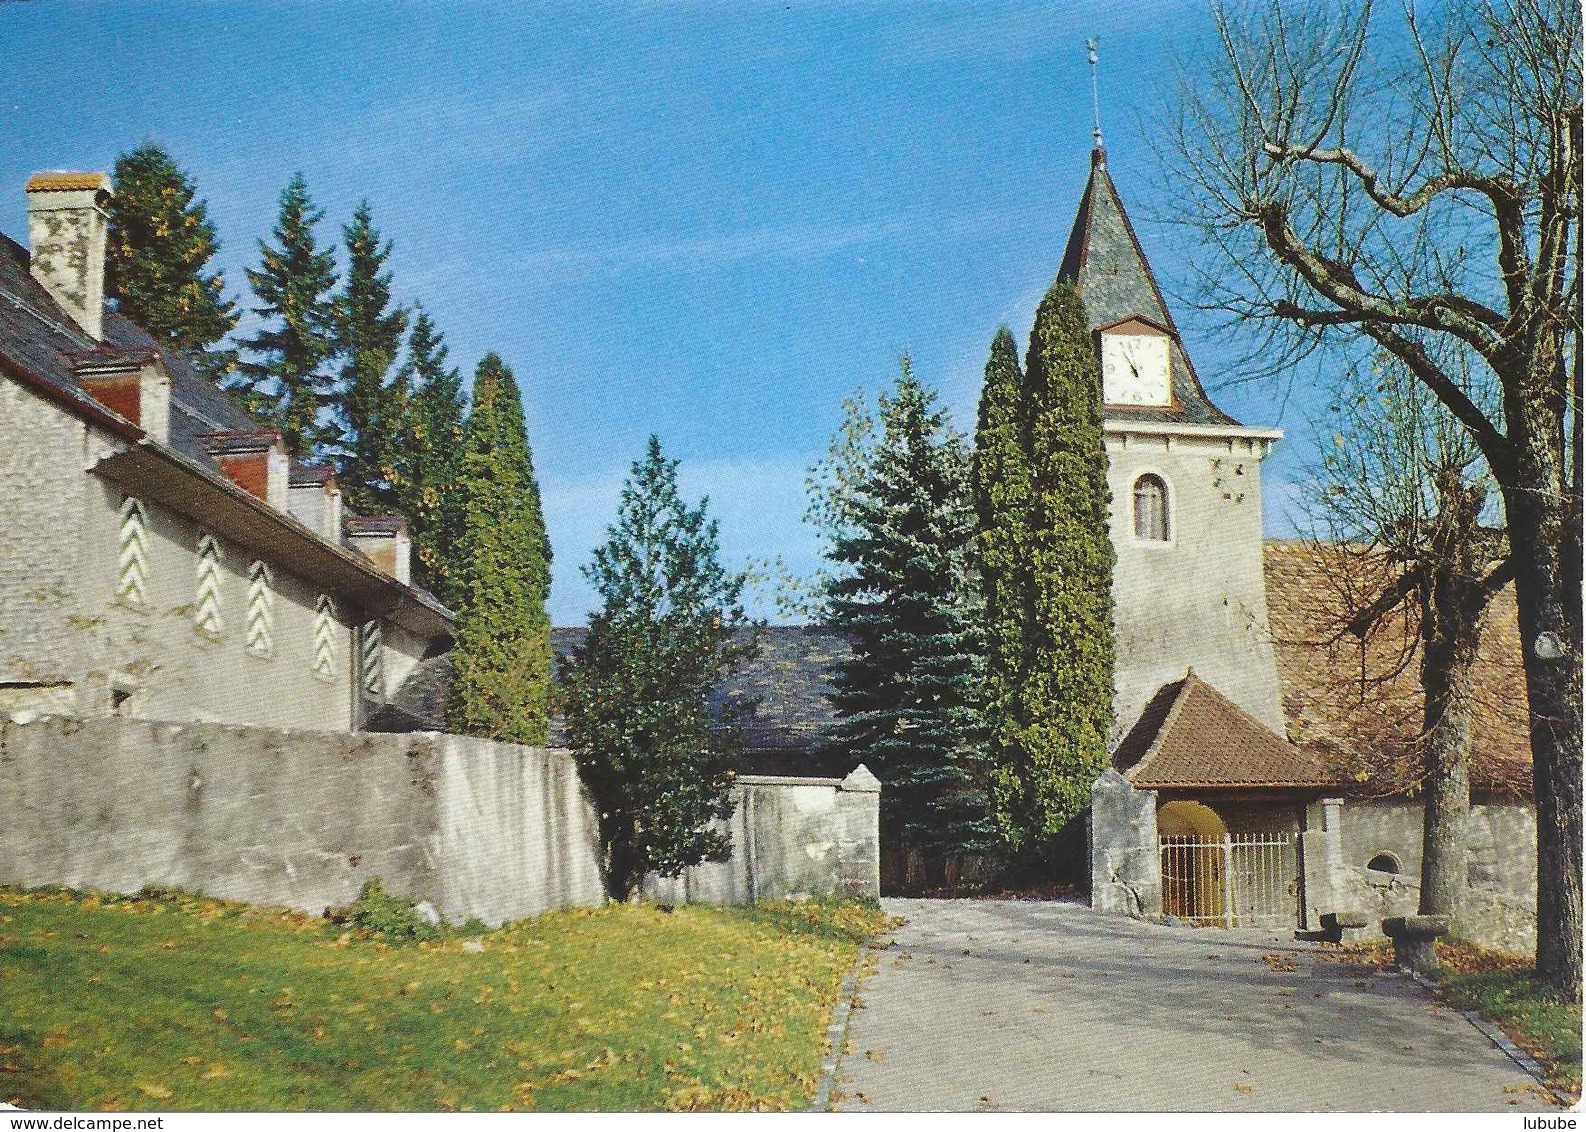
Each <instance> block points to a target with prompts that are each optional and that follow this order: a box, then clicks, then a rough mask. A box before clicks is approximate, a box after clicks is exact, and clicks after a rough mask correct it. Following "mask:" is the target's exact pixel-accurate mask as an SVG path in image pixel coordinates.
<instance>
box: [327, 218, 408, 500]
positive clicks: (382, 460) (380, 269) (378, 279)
mask: <svg viewBox="0 0 1586 1132" xmlns="http://www.w3.org/2000/svg"><path fill="white" fill-rule="evenodd" d="M342 238H343V240H344V241H345V246H346V249H347V282H346V286H345V288H344V289H343V290H342V293H341V294H340V295H338V296H337V297H336V301H335V351H336V353H337V354H338V355H340V357H341V375H340V383H339V386H338V388H337V392H336V401H337V404H336V408H337V417H338V422H339V424H340V427H341V456H340V459H339V460H338V461H337V479H338V480H339V481H340V483H341V486H342V489H343V490H344V491H346V493H347V501H348V503H349V504H351V505H352V507H353V508H355V509H357V510H364V511H368V510H380V509H385V508H389V507H391V506H392V505H393V504H394V503H395V502H396V493H395V491H394V490H393V485H392V483H391V476H392V471H393V468H392V461H393V458H394V456H395V454H396V443H395V442H396V439H397V438H396V436H395V435H394V433H395V432H396V431H397V429H398V428H399V426H400V413H401V410H402V408H403V405H402V392H403V391H402V390H401V389H400V387H399V386H397V385H396V384H395V383H392V384H391V385H389V386H388V384H387V375H388V374H389V373H390V371H391V366H392V363H394V362H395V361H396V357H397V353H398V351H399V350H401V348H402V334H403V332H404V331H405V330H407V324H408V314H407V311H405V310H403V309H402V308H401V307H395V308H393V307H392V306H391V273H390V272H389V271H387V270H386V269H385V263H386V260H388V259H389V258H390V257H391V244H390V242H389V241H387V242H385V243H383V244H382V243H381V240H380V232H379V230H378V229H376V228H375V226H374V218H373V216H372V215H371V214H370V211H369V202H368V201H362V202H360V203H359V205H358V207H357V209H356V210H354V212H353V214H352V220H351V221H350V222H349V223H348V224H347V225H346V226H345V227H344V228H342Z"/></svg>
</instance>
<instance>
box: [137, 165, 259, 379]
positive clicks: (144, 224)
mask: <svg viewBox="0 0 1586 1132" xmlns="http://www.w3.org/2000/svg"><path fill="white" fill-rule="evenodd" d="M114 181H115V186H116V191H115V195H114V196H113V197H112V198H111V201H110V238H109V241H108V245H107V248H106V255H105V289H106V291H107V292H108V293H109V294H110V295H111V296H112V297H114V298H115V300H116V303H117V309H118V310H120V312H121V313H122V314H124V315H126V316H127V317H128V318H130V319H131V320H132V321H133V322H136V323H137V324H138V325H139V326H141V327H143V328H144V329H145V330H147V331H148V332H149V333H151V334H153V335H154V336H155V337H156V338H157V339H159V340H160V341H161V342H163V343H165V344H166V345H167V346H170V347H172V348H173V349H176V350H182V351H185V352H186V353H188V354H189V355H191V356H192V357H193V358H194V360H195V361H197V362H198V363H199V364H200V365H201V366H202V367H203V368H204V369H205V370H206V371H208V372H209V373H211V374H219V373H220V372H223V371H224V370H225V369H226V368H227V367H228V366H229V365H230V364H231V362H232V360H233V358H232V355H231V352H230V351H226V350H218V351H216V350H212V347H213V346H215V344H216V343H218V342H220V341H221V340H222V339H224V338H225V337H226V335H227V334H230V333H231V331H232V330H233V329H234V328H235V327H236V325H237V307H236V304H235V303H233V302H232V301H231V300H230V299H228V298H226V295H225V280H224V279H223V278H222V276H221V274H220V272H218V271H207V270H206V268H207V267H208V266H209V261H210V260H212V259H214V258H215V253H216V252H218V251H219V250H220V244H219V242H218V241H217V240H216V238H215V226H214V224H212V223H210V220H209V210H208V208H207V207H206V206H205V204H204V202H203V201H201V200H194V199H193V197H194V189H193V183H192V181H190V180H189V179H188V178H187V175H186V174H185V173H183V172H182V170H181V169H180V168H179V167H178V166H177V164H176V162H175V161H174V160H172V158H171V155H170V154H168V153H166V152H165V150H163V149H161V148H160V147H159V146H158V145H156V144H154V143H153V142H145V143H144V144H143V145H140V146H139V147H138V148H137V149H135V150H133V151H132V152H130V153H124V154H122V155H121V156H120V157H119V158H117V159H116V168H115V173H114Z"/></svg>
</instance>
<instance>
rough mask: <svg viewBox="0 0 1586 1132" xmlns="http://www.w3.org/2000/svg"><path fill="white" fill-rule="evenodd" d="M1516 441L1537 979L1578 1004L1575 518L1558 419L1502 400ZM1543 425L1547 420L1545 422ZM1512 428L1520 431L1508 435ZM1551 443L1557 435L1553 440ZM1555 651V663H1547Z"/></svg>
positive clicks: (1542, 405) (1516, 537) (1513, 532)
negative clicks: (1532, 805) (1533, 820)
mask: <svg viewBox="0 0 1586 1132" xmlns="http://www.w3.org/2000/svg"><path fill="white" fill-rule="evenodd" d="M1505 409H1506V413H1507V415H1508V417H1509V420H1510V421H1511V422H1512V423H1511V427H1512V428H1513V429H1514V431H1515V432H1516V433H1518V434H1519V435H1520V438H1521V439H1520V442H1519V443H1517V444H1516V445H1515V451H1516V468H1515V470H1514V473H1513V474H1512V476H1511V477H1509V481H1508V486H1507V487H1506V490H1505V491H1504V503H1505V508H1506V510H1507V513H1508V519H1509V533H1510V539H1511V546H1512V550H1511V554H1512V555H1513V556H1514V561H1515V598H1516V604H1517V605H1518V607H1519V624H1520V641H1521V645H1522V647H1523V649H1524V654H1525V683H1526V694H1527V698H1528V700H1529V705H1530V714H1531V761H1532V777H1533V781H1534V793H1535V797H1536V841H1537V899H1536V929H1537V930H1536V971H1537V977H1538V978H1540V979H1541V980H1542V981H1544V982H1546V983H1549V984H1550V985H1552V986H1553V987H1555V988H1556V989H1557V990H1558V991H1560V992H1561V993H1562V994H1563V995H1564V996H1565V997H1566V998H1567V999H1569V1000H1570V1001H1574V1002H1578V1001H1580V998H1581V687H1580V679H1579V677H1580V665H1581V576H1580V554H1579V538H1580V533H1579V529H1578V528H1579V523H1580V515H1579V512H1578V509H1577V508H1576V507H1575V506H1573V502H1574V501H1573V500H1572V498H1571V494H1572V493H1571V492H1570V490H1569V488H1568V487H1567V486H1566V479H1565V470H1564V468H1563V467H1562V466H1561V463H1560V460H1559V459H1558V456H1560V455H1562V452H1561V449H1562V447H1563V446H1562V445H1556V446H1555V445H1554V444H1549V443H1548V436H1547V434H1548V430H1549V429H1553V430H1556V431H1557V433H1559V434H1562V431H1563V419H1562V416H1563V414H1562V411H1556V412H1555V411H1550V406H1549V405H1547V403H1546V401H1545V399H1544V398H1542V397H1534V398H1522V397H1518V396H1516V397H1511V398H1508V399H1507V400H1506V404H1505ZM1549 418H1552V419H1551V420H1550V419H1549ZM1515 424H1519V425H1521V426H1523V427H1514V426H1515ZM1554 439H1555V442H1556V440H1558V439H1561V436H1558V437H1555V438H1554ZM1555 652H1561V653H1562V655H1553V654H1554V653H1555Z"/></svg>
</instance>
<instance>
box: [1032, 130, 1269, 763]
mask: <svg viewBox="0 0 1586 1132" xmlns="http://www.w3.org/2000/svg"><path fill="white" fill-rule="evenodd" d="M1058 277H1059V278H1060V279H1064V280H1068V281H1069V282H1072V283H1073V284H1074V285H1075V286H1076V288H1077V289H1078V291H1079V294H1080V296H1081V298H1083V299H1084V302H1085V309H1086V311H1087V313H1088V315H1089V320H1090V328H1091V331H1092V333H1093V334H1094V335H1095V339H1096V350H1097V352H1098V355H1099V357H1100V360H1101V379H1102V398H1103V410H1102V417H1103V431H1104V434H1105V437H1106V445H1107V464H1108V470H1107V481H1108V486H1109V487H1110V489H1111V491H1112V508H1111V514H1110V524H1111V535H1112V543H1113V547H1114V548H1115V550H1116V552H1117V568H1116V570H1115V572H1114V576H1113V598H1114V603H1115V614H1114V618H1115V621H1114V624H1115V627H1116V633H1117V684H1116V694H1115V698H1114V702H1113V703H1114V709H1115V711H1116V713H1117V727H1118V732H1117V735H1119V736H1121V735H1123V734H1124V733H1126V732H1127V731H1128V730H1129V729H1130V728H1131V727H1132V726H1133V725H1134V724H1135V722H1136V720H1137V719H1138V718H1139V716H1140V713H1141V711H1142V710H1143V709H1144V708H1145V706H1146V705H1147V704H1148V703H1150V702H1151V700H1152V698H1153V697H1154V696H1156V694H1157V692H1158V691H1159V690H1160V689H1161V688H1162V687H1163V685H1165V684H1168V683H1170V682H1173V681H1177V680H1180V679H1182V678H1183V677H1184V674H1185V672H1186V671H1187V670H1188V669H1191V668H1193V669H1194V671H1195V674H1196V675H1197V676H1199V677H1200V679H1201V680H1203V681H1204V682H1205V683H1207V684H1210V685H1211V686H1212V687H1214V688H1215V689H1216V690H1217V691H1219V692H1221V693H1222V694H1223V695H1224V696H1226V697H1227V698H1228V699H1230V700H1232V701H1233V702H1234V703H1236V704H1238V705H1239V706H1240V707H1241V708H1243V709H1244V710H1245V711H1246V712H1248V713H1249V714H1250V715H1251V716H1253V717H1254V718H1255V719H1257V720H1259V721H1261V722H1262V723H1264V724H1265V725H1267V726H1268V727H1270V728H1271V729H1272V730H1273V731H1275V732H1276V733H1277V734H1278V735H1282V734H1283V710H1282V704H1281V702H1280V698H1279V691H1278V678H1277V669H1276V666H1275V664H1274V662H1273V654H1272V642H1271V638H1270V635H1269V631H1268V627H1267V603H1266V586H1265V582H1264V577H1263V573H1262V530H1261V462H1262V460H1263V459H1265V458H1266V456H1267V454H1268V452H1270V451H1271V449H1272V445H1273V443H1274V442H1276V441H1277V440H1278V439H1279V438H1280V437H1281V436H1282V435H1283V433H1282V430H1280V429H1275V428H1253V427H1249V426H1246V425H1243V424H1241V423H1240V422H1238V421H1236V420H1234V419H1233V418H1232V417H1230V416H1229V415H1228V414H1227V413H1224V412H1223V411H1222V410H1220V409H1219V408H1217V406H1216V405H1214V404H1212V402H1211V399H1210V398H1209V397H1207V395H1206V391H1205V390H1204V389H1203V388H1202V387H1201V383H1200V378H1199V377H1198V376H1197V375H1196V372H1195V367H1194V365H1193V363H1191V361H1190V357H1189V353H1188V352H1187V351H1186V350H1185V348H1184V343H1183V340H1182V338H1181V337H1180V335H1179V332H1178V327H1177V326H1175V325H1174V322H1173V315H1172V313H1171V312H1170V311H1169V310H1168V308H1167V304H1166V303H1165V302H1164V301H1163V299H1162V292H1161V290H1160V289H1159V288H1158V287H1157V284H1156V279H1155V277H1154V276H1153V275H1152V273H1151V266H1150V264H1149V263H1147V262H1146V258H1145V253H1144V252H1143V251H1142V250H1141V248H1140V241H1139V239H1138V238H1137V237H1136V236H1135V233H1134V227H1133V225H1131V224H1130V223H1129V217H1128V215H1127V214H1126V213H1125V212H1124V209H1123V203H1122V202H1121V201H1120V199H1119V197H1118V190H1117V189H1116V188H1115V187H1114V185H1113V183H1112V178H1111V177H1110V176H1108V174H1107V153H1106V150H1105V149H1103V148H1102V147H1101V146H1100V144H1098V145H1097V147H1096V149H1095V150H1094V151H1093V152H1092V154H1091V161H1090V180H1089V183H1088V184H1087V185H1086V186H1085V195H1084V196H1083V197H1082V198H1081V199H1080V202H1079V214H1078V215H1077V216H1076V217H1075V218H1074V228H1073V231H1072V233H1071V234H1070V235H1069V238H1068V248H1067V250H1066V251H1065V252H1064V255H1063V265H1062V268H1061V269H1060V270H1059V273H1058Z"/></svg>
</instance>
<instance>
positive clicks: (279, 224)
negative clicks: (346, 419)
mask: <svg viewBox="0 0 1586 1132" xmlns="http://www.w3.org/2000/svg"><path fill="white" fill-rule="evenodd" d="M323 217H324V213H322V212H320V211H319V210H318V209H317V208H315V207H314V204H313V202H312V201H311V200H310V199H309V195H308V185H307V184H306V183H305V182H304V180H303V175H302V174H301V173H298V174H296V175H295V176H294V177H293V178H292V180H291V182H290V183H289V184H288V185H287V186H286V189H285V190H284V191H283V192H282V193H281V213H280V216H279V218H278V219H277V220H276V224H275V232H274V236H275V241H276V246H275V247H271V246H270V245H269V244H266V243H265V242H264V241H263V240H261V241H259V253H260V257H261V260H260V264H259V268H258V270H257V271H254V270H249V272H248V282H249V283H250V284H251V285H252V287H253V293H254V294H255V295H256V296H258V299H259V304H260V305H259V306H257V307H255V308H254V313H255V314H257V315H258V316H259V317H260V318H262V319H265V320H266V323H267V325H265V326H264V327H263V328H262V329H260V330H259V332H258V333H257V334H255V335H254V336H253V337H252V338H249V339H248V340H247V341H245V342H244V343H243V344H242V345H243V347H244V348H245V349H246V350H248V351H249V352H251V353H252V354H253V355H254V357H252V358H249V359H247V360H244V361H243V362H241V363H240V364H239V365H238V367H237V369H238V376H237V379H236V380H235V382H234V383H233V384H232V386H231V388H233V389H235V390H236V391H237V392H238V393H240V394H241V395H242V397H243V399H244V401H245V403H246V404H247V405H248V407H249V408H250V409H251V410H253V412H254V413H255V414H256V415H257V416H259V417H260V418H261V419H263V420H266V421H268V422H269V423H270V424H271V425H272V426H273V427H275V428H279V429H280V430H281V432H282V434H283V435H284V436H285V437H286V444H287V450H288V451H289V452H290V453H291V454H292V455H293V456H298V457H308V456H315V455H319V454H321V453H322V452H323V451H324V450H325V449H326V448H327V447H329V446H331V445H333V444H334V442H335V439H336V429H335V426H334V424H332V423H330V422H328V421H327V420H326V419H325V411H326V410H328V409H330V408H331V407H332V405H333V402H334V392H335V388H334V380H333V378H331V377H330V376H329V375H328V374H327V373H326V372H325V365H326V363H327V362H328V361H329V359H330V358H331V356H332V355H333V354H334V352H335V337H334V333H335V303H334V300H333V299H332V298H331V291H332V289H333V288H334V287H335V285H336V261H335V253H334V252H333V251H332V250H331V249H329V248H326V249H324V250H321V249H320V248H319V246H318V245H317V244H316V242H315V239H314V225H315V224H318V223H319V221H320V220H321V219H322V218H323Z"/></svg>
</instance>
